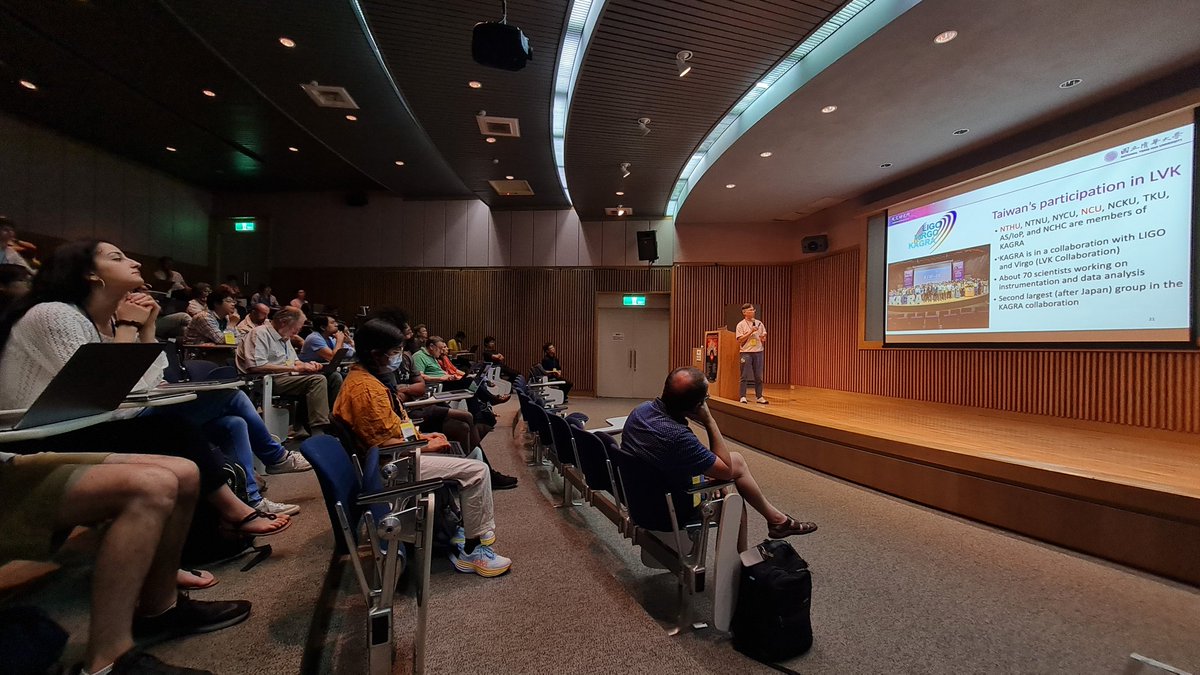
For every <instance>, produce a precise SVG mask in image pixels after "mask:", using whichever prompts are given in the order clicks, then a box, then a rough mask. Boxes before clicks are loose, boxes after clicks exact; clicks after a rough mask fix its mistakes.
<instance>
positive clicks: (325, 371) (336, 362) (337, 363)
mask: <svg viewBox="0 0 1200 675" xmlns="http://www.w3.org/2000/svg"><path fill="white" fill-rule="evenodd" d="M349 353H350V350H349V349H347V348H345V347H342V348H341V349H339V350H337V351H336V352H334V353H333V358H332V359H329V363H326V364H325V367H324V368H322V369H321V374H322V375H330V374H332V373H336V372H337V369H338V368H340V367H341V365H342V361H345V360H346V354H349Z"/></svg>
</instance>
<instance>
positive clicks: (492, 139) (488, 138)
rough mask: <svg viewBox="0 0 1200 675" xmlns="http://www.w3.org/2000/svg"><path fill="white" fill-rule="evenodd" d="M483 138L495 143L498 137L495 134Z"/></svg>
mask: <svg viewBox="0 0 1200 675" xmlns="http://www.w3.org/2000/svg"><path fill="white" fill-rule="evenodd" d="M483 140H485V141H487V142H488V143H495V142H496V138H495V137H494V136H488V137H487V138H485V139H483Z"/></svg>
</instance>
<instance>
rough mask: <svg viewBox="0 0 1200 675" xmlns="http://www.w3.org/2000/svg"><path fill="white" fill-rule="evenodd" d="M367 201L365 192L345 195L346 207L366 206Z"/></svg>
mask: <svg viewBox="0 0 1200 675" xmlns="http://www.w3.org/2000/svg"><path fill="white" fill-rule="evenodd" d="M369 201H370V199H368V198H367V193H365V192H347V193H346V206H366V205H367V202H369Z"/></svg>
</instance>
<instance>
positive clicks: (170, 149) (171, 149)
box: [167, 145, 175, 152]
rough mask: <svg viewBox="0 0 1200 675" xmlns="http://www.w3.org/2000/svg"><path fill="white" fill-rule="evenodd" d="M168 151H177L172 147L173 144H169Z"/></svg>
mask: <svg viewBox="0 0 1200 675" xmlns="http://www.w3.org/2000/svg"><path fill="white" fill-rule="evenodd" d="M167 152H175V148H172V147H171V146H169V145H168V146H167Z"/></svg>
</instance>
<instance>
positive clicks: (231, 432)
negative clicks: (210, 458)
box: [142, 389, 287, 504]
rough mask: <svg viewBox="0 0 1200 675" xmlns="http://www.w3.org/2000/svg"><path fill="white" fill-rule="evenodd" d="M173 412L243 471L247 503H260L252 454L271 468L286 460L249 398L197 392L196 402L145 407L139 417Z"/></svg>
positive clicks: (230, 392) (223, 392) (236, 393)
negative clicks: (197, 429)
mask: <svg viewBox="0 0 1200 675" xmlns="http://www.w3.org/2000/svg"><path fill="white" fill-rule="evenodd" d="M159 412H162V413H167V412H170V413H173V414H176V415H182V416H184V417H187V418H188V419H190V420H191V421H193V422H195V423H196V424H198V425H200V427H201V429H202V430H203V431H204V435H205V436H206V437H208V440H209V441H210V442H212V443H215V444H217V445H219V446H220V447H221V450H222V451H223V452H224V453H225V455H226V456H227V457H229V458H230V459H232V460H233V461H235V462H237V463H238V464H240V465H242V468H243V469H245V470H246V492H247V493H248V495H249V499H250V503H251V504H257V503H258V502H259V501H261V500H262V494H260V493H259V491H258V481H257V480H255V479H254V455H258V458H259V459H261V460H262V461H263V464H266V465H268V466H270V465H271V464H278V463H279V462H282V461H283V460H284V458H285V457H287V451H286V450H284V449H283V446H282V445H280V444H279V442H278V441H276V440H275V439H274V438H273V437H272V436H271V432H269V431H267V425H266V424H264V423H263V421H262V418H261V417H259V416H258V411H256V410H255V409H254V404H253V403H251V402H250V397H249V396H246V393H245V392H243V391H241V390H239V389H220V390H217V391H202V392H197V394H196V400H194V401H189V402H187V403H179V404H176V405H171V406H164V407H162V408H147V409H146V410H145V411H144V412H143V413H142V414H143V415H153V414H156V413H159Z"/></svg>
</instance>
